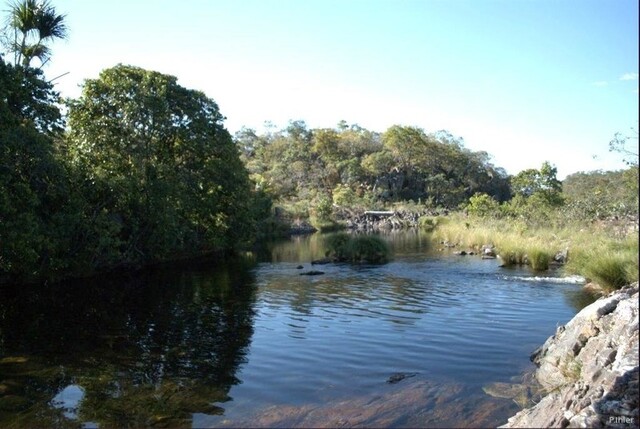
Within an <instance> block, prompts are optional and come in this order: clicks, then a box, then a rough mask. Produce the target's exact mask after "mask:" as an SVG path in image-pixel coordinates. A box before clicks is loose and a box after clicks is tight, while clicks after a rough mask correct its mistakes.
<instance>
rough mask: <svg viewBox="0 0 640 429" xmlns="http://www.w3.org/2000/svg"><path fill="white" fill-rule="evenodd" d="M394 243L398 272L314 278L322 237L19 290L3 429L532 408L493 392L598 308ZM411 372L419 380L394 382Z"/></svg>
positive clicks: (423, 247) (411, 422)
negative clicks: (227, 258)
mask: <svg viewBox="0 0 640 429" xmlns="http://www.w3.org/2000/svg"><path fill="white" fill-rule="evenodd" d="M385 239H387V240H389V241H390V243H391V244H392V247H393V252H394V259H393V261H392V262H390V263H389V264H386V265H377V266H376V265H357V266H353V265H347V264H330V265H323V266H322V271H324V272H325V274H324V275H321V276H300V275H299V273H300V271H301V270H299V269H298V266H299V265H303V267H304V269H310V268H311V265H310V261H312V260H314V259H318V258H321V257H322V256H324V250H325V249H324V240H323V239H322V237H321V236H319V235H315V236H311V237H295V238H293V239H292V240H289V241H284V242H280V243H271V244H268V245H266V246H265V247H264V248H263V249H262V250H261V251H260V252H259V256H258V259H259V262H256V261H255V259H254V260H253V261H250V260H249V259H246V260H245V259H243V260H239V261H236V262H234V263H228V264H224V265H222V264H217V265H215V266H211V264H201V265H199V266H191V267H187V268H185V267H182V268H180V269H177V268H176V269H167V268H162V269H160V268H158V269H154V270H149V271H147V272H145V273H140V274H136V275H129V276H108V277H107V276H105V278H103V279H92V280H84V281H76V282H69V283H67V284H64V285H55V286H45V287H35V286H31V287H3V288H2V289H0V425H1V426H2V427H7V426H20V427H24V426H28V427H32V426H37V427H50V426H56V427H77V426H79V425H83V426H84V427H113V426H117V427H123V426H169V427H190V426H195V427H202V426H224V427H229V426H231V427H234V426H265V425H267V426H269V425H270V426H320V425H323V424H326V423H322V422H323V417H326V418H327V419H328V417H331V419H332V420H331V419H329V420H327V419H325V420H324V421H325V422H328V421H333V422H334V423H335V424H336V425H338V424H339V425H342V426H349V425H365V426H366V425H374V426H413V427H416V426H449V425H450V426H461V425H464V426H473V424H474V422H475V424H477V425H478V426H486V425H497V424H500V423H502V422H503V421H504V419H505V418H506V417H507V416H508V415H510V414H512V413H514V412H515V411H517V409H518V408H517V406H516V405H515V404H514V403H513V402H512V401H510V400H507V399H496V398H491V397H488V396H487V395H485V394H484V393H483V391H482V388H481V387H482V385H483V384H485V383H487V382H496V381H504V382H508V381H509V380H510V378H511V377H514V376H518V375H520V374H521V373H522V371H524V370H526V369H528V368H530V363H529V360H528V357H529V354H530V353H531V352H532V351H533V349H535V348H536V347H537V346H539V345H540V344H541V343H542V342H543V341H544V340H545V339H546V337H548V336H549V335H551V334H552V333H553V332H554V331H555V327H556V326H557V325H558V324H560V323H565V322H566V321H567V320H569V319H570V318H571V317H572V315H573V314H575V312H576V311H577V310H578V309H579V308H580V307H581V306H583V305H586V304H588V303H589V301H590V299H591V298H589V297H586V296H585V295H584V294H583V293H582V292H581V288H580V286H579V285H576V284H571V283H563V282H559V281H557V278H555V277H554V278H550V279H547V280H544V279H542V280H540V281H529V280H530V277H531V274H530V273H528V272H527V271H526V270H517V269H515V270H503V269H500V268H498V267H497V263H496V262H495V261H483V260H481V259H479V258H473V257H453V256H447V255H442V254H439V253H431V249H430V246H429V239H428V237H427V236H426V235H424V234H421V233H416V232H411V233H403V234H390V235H386V236H385ZM551 275H552V276H554V274H553V273H552V274H551ZM396 373H411V374H413V373H415V374H417V375H416V376H415V377H413V378H411V379H410V380H405V381H402V382H399V383H398V384H397V385H395V384H394V385H393V386H390V385H389V384H388V383H386V380H388V379H389V377H390V376H391V375H392V374H396ZM384 404H387V406H384ZM389 404H395V405H393V406H391V405H389ZM365 408H366V409H367V410H368V411H367V412H366V413H364V412H363V411H362V410H364V409H365ZM376 410H377V411H376ZM365 417H366V418H365Z"/></svg>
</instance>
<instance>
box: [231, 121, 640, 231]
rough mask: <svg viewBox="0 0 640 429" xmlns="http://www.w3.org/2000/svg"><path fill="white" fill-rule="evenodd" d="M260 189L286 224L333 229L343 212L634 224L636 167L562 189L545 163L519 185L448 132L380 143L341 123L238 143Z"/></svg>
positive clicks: (380, 137)
mask: <svg viewBox="0 0 640 429" xmlns="http://www.w3.org/2000/svg"><path fill="white" fill-rule="evenodd" d="M235 141H236V144H237V146H238V147H239V149H240V151H241V156H242V159H243V161H244V163H245V165H246V168H247V170H248V171H249V174H250V177H251V179H252V180H253V182H254V183H255V185H256V187H257V189H259V190H261V191H262V192H265V193H266V194H267V195H269V196H270V197H271V198H272V199H273V200H274V201H275V202H276V203H277V204H278V205H279V206H281V207H282V208H283V209H284V210H286V211H287V212H288V214H289V216H290V217H293V218H301V219H307V218H310V219H311V220H312V222H313V223H315V224H316V225H322V224H323V223H326V222H331V221H332V219H334V215H335V213H336V212H337V211H339V210H341V209H342V208H347V209H370V210H371V209H385V208H392V207H397V206H402V205H405V206H409V207H413V208H416V207H418V208H428V209H447V210H465V211H467V212H469V213H471V214H475V215H481V216H497V217H512V218H524V219H530V220H535V221H540V220H542V221H544V220H548V219H549V218H550V217H555V218H557V217H558V216H564V217H565V218H566V219H567V220H568V221H571V220H592V219H603V218H606V217H612V216H637V212H638V167H637V162H636V163H635V164H634V163H633V162H631V163H630V166H629V168H628V169H627V170H621V171H616V172H601V171H595V172H589V173H584V172H580V173H575V174H573V175H571V176H568V177H567V178H566V179H565V181H564V182H561V181H560V180H558V178H557V169H556V168H555V167H554V166H553V165H552V164H550V163H549V162H544V163H543V164H542V166H541V167H540V168H539V169H527V170H524V171H521V172H520V173H518V174H517V175H515V176H510V175H508V174H507V173H506V172H505V170H504V169H502V168H500V167H496V166H494V165H493V164H492V163H491V162H490V160H491V157H490V155H489V154H487V153H486V152H474V151H471V150H469V149H466V148H465V147H464V142H463V141H462V139H460V138H457V137H454V136H453V135H451V134H450V133H448V132H446V131H438V132H434V133H427V132H425V131H424V130H423V129H420V128H416V127H408V126H400V125H394V126H392V127H390V128H389V129H387V130H386V131H384V132H383V133H379V132H375V131H370V130H367V129H365V128H362V127H360V126H358V125H348V124H347V123H346V122H344V121H342V122H340V123H339V124H338V125H337V127H336V128H329V129H327V128H320V129H309V128H308V127H307V125H306V124H305V123H304V122H303V121H291V122H290V123H289V125H288V126H286V127H285V128H283V129H281V130H274V129H273V128H271V129H267V131H266V132H264V133H262V134H258V133H257V132H256V131H255V130H253V129H249V128H244V129H242V130H241V131H239V132H238V133H236V135H235Z"/></svg>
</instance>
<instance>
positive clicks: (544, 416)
mask: <svg viewBox="0 0 640 429" xmlns="http://www.w3.org/2000/svg"><path fill="white" fill-rule="evenodd" d="M638 342H639V340H638V283H635V284H634V285H632V286H629V287H627V288H623V289H621V290H619V291H616V292H613V293H611V294H610V295H608V296H606V297H602V298H600V299H599V300H597V301H596V302H594V303H593V304H591V305H589V306H587V307H585V308H584V309H582V311H580V312H579V313H578V314H577V315H576V316H575V317H574V318H573V319H571V321H569V323H567V324H566V325H565V326H561V327H559V328H558V330H557V331H556V333H555V335H553V336H552V337H550V338H549V339H548V340H547V341H546V342H545V343H544V345H543V346H542V347H540V348H539V349H538V350H536V351H535V352H534V354H533V355H532V360H533V361H534V363H535V364H536V365H537V366H538V369H537V371H536V374H535V375H536V379H537V380H538V381H539V382H540V384H541V385H542V386H543V387H544V388H545V390H546V392H548V394H547V395H546V396H545V397H544V398H542V400H541V401H540V402H539V403H537V404H536V405H535V406H533V407H532V408H528V409H525V410H522V411H520V412H519V413H517V414H516V415H515V416H513V417H511V418H510V419H509V420H508V423H507V424H506V425H504V426H501V427H631V426H635V425H637V424H638V421H639V420H638V417H639V407H640V403H639V395H638V368H639V362H638V346H639V344H638Z"/></svg>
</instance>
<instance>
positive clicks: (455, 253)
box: [453, 250, 467, 256]
mask: <svg viewBox="0 0 640 429" xmlns="http://www.w3.org/2000/svg"><path fill="white" fill-rule="evenodd" d="M453 254H454V255H459V256H465V255H466V254H467V252H465V251H464V250H457V251H455V252H453Z"/></svg>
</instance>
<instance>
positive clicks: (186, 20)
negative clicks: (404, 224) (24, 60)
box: [45, 0, 639, 178]
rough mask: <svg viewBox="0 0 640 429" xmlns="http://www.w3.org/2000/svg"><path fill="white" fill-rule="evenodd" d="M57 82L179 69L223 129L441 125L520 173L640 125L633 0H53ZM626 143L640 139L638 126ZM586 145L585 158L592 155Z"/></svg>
mask: <svg viewBox="0 0 640 429" xmlns="http://www.w3.org/2000/svg"><path fill="white" fill-rule="evenodd" d="M53 4H54V5H55V6H56V8H57V10H58V12H60V13H66V14H67V24H68V26H69V29H70V35H69V40H68V41H63V42H56V43H55V44H54V45H53V59H52V61H51V63H50V64H49V65H47V66H46V68H45V71H46V73H47V75H48V76H49V77H51V78H53V77H55V76H58V75H60V74H62V73H66V72H69V74H67V75H65V76H63V77H61V78H59V79H57V80H56V85H57V89H58V90H59V91H61V92H62V94H63V95H64V96H69V97H77V96H78V95H79V94H80V89H79V84H81V83H82V81H83V80H84V79H87V78H96V77H97V76H98V73H99V72H100V70H102V69H104V68H108V67H111V66H114V65H116V64H118V63H124V64H132V65H136V66H140V67H143V68H147V69H150V70H157V71H160V72H162V73H167V74H171V75H174V76H176V77H178V82H179V83H180V84H181V85H183V86H185V87H188V88H193V89H199V90H202V91H204V92H205V93H206V94H207V95H208V96H209V97H211V98H213V99H214V100H216V101H217V103H218V104H219V106H220V109H221V111H222V113H223V114H224V115H225V116H226V117H227V120H226V121H225V125H226V126H227V128H228V129H229V130H230V131H231V132H232V133H233V132H235V131H237V130H238V129H239V128H240V127H241V126H243V125H244V126H248V127H251V128H255V129H257V130H258V131H260V130H262V129H263V125H264V123H265V121H271V122H273V123H274V124H275V125H276V126H278V127H281V126H285V125H286V124H287V122H288V121H289V120H297V119H302V120H304V121H306V122H307V124H308V126H309V127H313V128H315V127H334V126H335V125H336V124H337V123H338V122H339V121H340V120H342V119H344V120H346V121H347V122H348V123H357V124H359V125H361V126H363V127H365V128H368V129H371V130H375V131H384V130H385V129H386V128H388V127H389V126H391V125H393V124H402V125H414V126H419V127H421V128H424V129H425V130H427V131H437V130H440V129H446V130H449V131H450V132H452V133H453V134H454V135H457V136H460V137H462V138H464V141H465V145H466V147H468V148H469V149H471V150H476V151H477V150H484V151H487V152H488V153H489V154H491V155H493V162H494V164H495V165H497V166H500V167H504V168H505V169H506V170H507V171H508V172H509V173H512V174H516V173H518V172H519V171H521V170H523V169H525V168H539V167H540V165H541V164H542V162H543V161H545V160H548V161H550V162H551V163H552V164H554V165H556V166H557V167H558V173H559V176H560V177H561V178H562V177H564V176H566V175H568V174H571V173H574V172H576V171H590V170H595V169H603V170H615V169H619V168H623V167H624V164H623V163H622V162H621V160H620V159H621V157H620V156H619V155H618V154H611V153H609V152H608V142H609V141H610V140H611V138H612V137H613V135H614V133H616V132H623V133H629V132H630V131H631V128H634V129H637V128H638V32H639V30H638V1H637V0H609V1H605V0H597V1H593V0H508V1H507V0H504V1H498V0H496V1H489V0H468V1H463V0H449V1H444V0H439V1H436V0H414V1H410V0H394V1H392V0H340V1H338V0H318V1H311V0H295V1H294V0H278V1H276V0H258V1H248V0H229V1H212V0H186V1H182V2H177V1H167V0H153V1H147V0H144V1H143V0H124V1H123V0H110V1H109V2H102V1H100V2H98V1H86V0H53ZM634 143H636V144H637V140H636V141H634ZM594 156H595V159H594Z"/></svg>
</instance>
